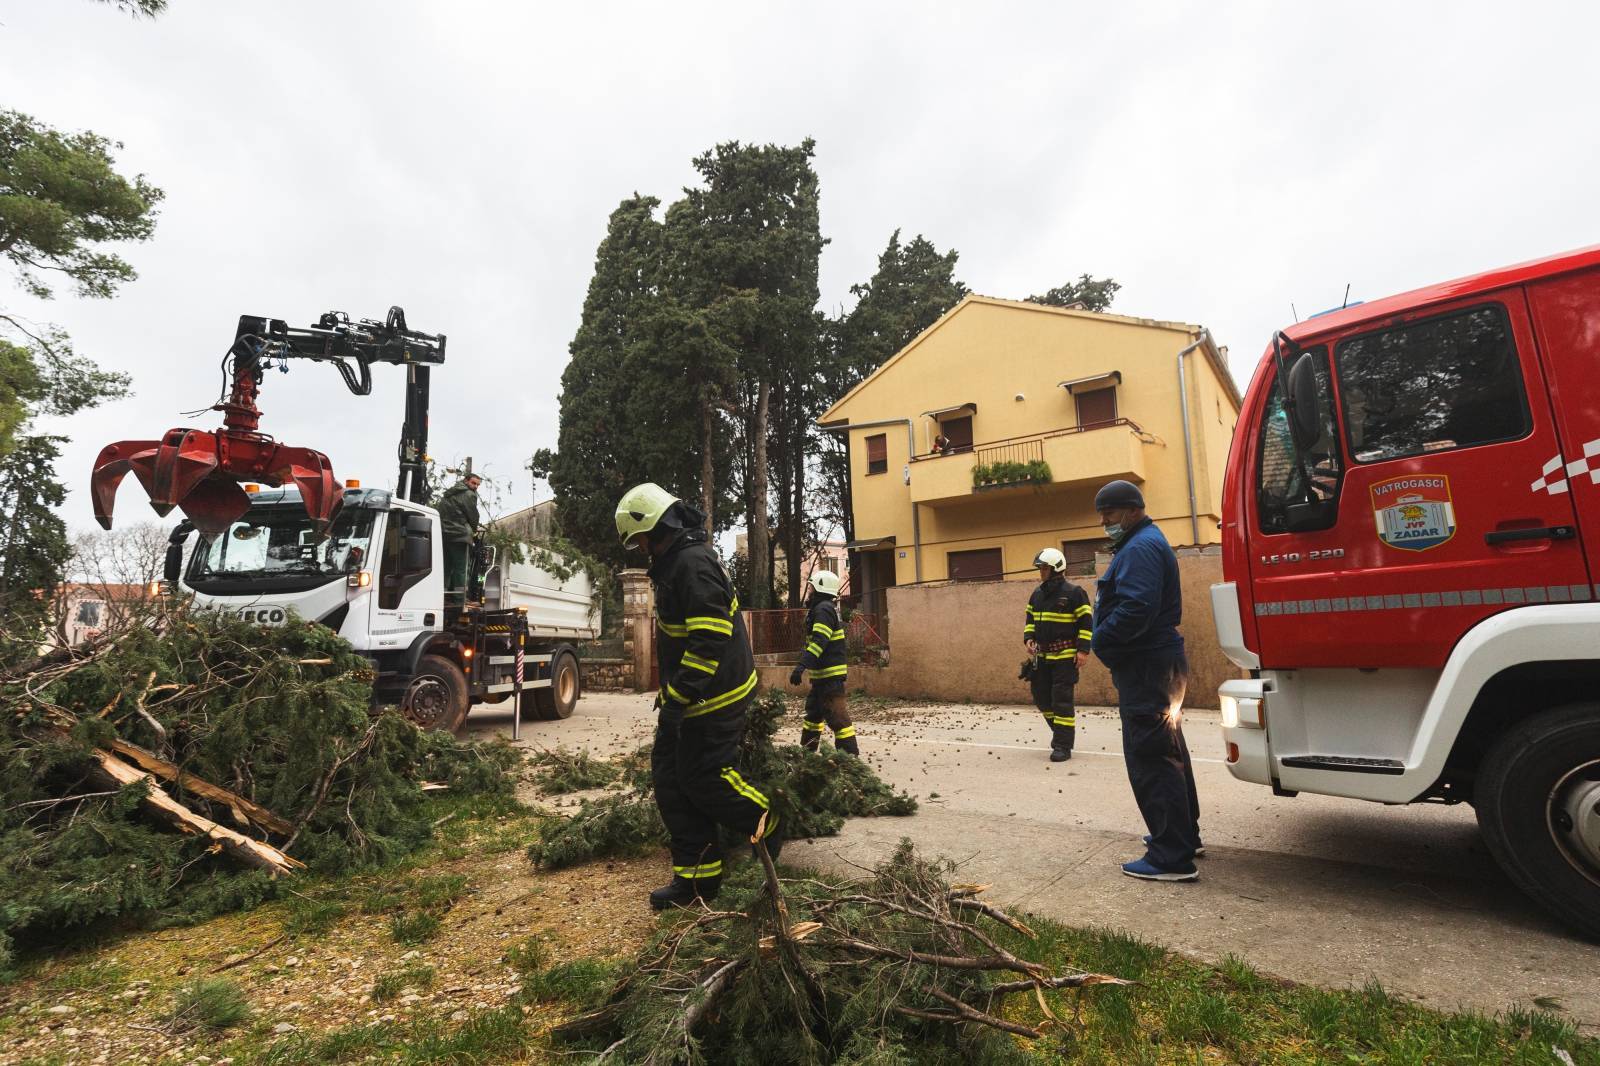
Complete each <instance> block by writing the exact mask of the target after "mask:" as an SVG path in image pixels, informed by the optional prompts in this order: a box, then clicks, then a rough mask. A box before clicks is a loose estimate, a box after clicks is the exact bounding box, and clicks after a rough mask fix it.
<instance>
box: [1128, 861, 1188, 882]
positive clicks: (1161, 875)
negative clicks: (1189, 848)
mask: <svg viewBox="0 0 1600 1066" xmlns="http://www.w3.org/2000/svg"><path fill="white" fill-rule="evenodd" d="M1122 872H1123V873H1125V874H1127V875H1128V876H1129V877H1137V878H1139V879H1140V880H1141V881H1198V880H1199V879H1200V871H1199V870H1197V869H1195V865H1194V863H1192V862H1191V863H1190V864H1189V868H1188V869H1187V870H1183V869H1178V870H1163V869H1162V868H1161V867H1159V866H1157V865H1155V864H1154V863H1151V862H1148V861H1146V860H1144V859H1135V860H1134V861H1132V862H1125V863H1123V864H1122Z"/></svg>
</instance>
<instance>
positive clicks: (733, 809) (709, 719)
mask: <svg viewBox="0 0 1600 1066" xmlns="http://www.w3.org/2000/svg"><path fill="white" fill-rule="evenodd" d="M616 521H617V533H618V534H619V535H620V536H621V537H622V545H623V547H624V548H628V549H633V548H642V549H644V550H645V551H647V552H649V554H650V558H651V559H652V564H651V567H650V582H651V584H652V585H653V586H654V587H655V594H656V663H657V666H658V667H659V669H660V673H661V693H660V695H659V696H657V697H656V705H657V717H656V735H655V747H654V750H653V752H652V754H651V758H650V776H651V783H652V784H653V785H654V787H655V794H656V806H657V807H658V808H659V809H660V811H661V820H662V821H663V822H665V823H666V826H667V834H668V836H669V837H670V838H671V849H672V882H671V883H670V884H668V885H666V886H664V887H662V888H658V889H656V890H655V891H654V892H651V893H650V906H651V907H653V908H654V909H656V910H665V909H666V908H668V907H688V906H693V905H694V904H695V902H696V901H698V900H702V899H712V898H714V897H715V896H716V894H717V890H718V889H719V888H720V887H721V885H722V850H721V847H720V845H719V844H718V842H717V826H718V825H719V824H721V825H725V826H728V827H729V828H730V829H733V830H735V831H737V832H739V833H741V834H743V835H744V836H745V837H746V838H750V837H753V836H754V835H755V832H756V827H757V826H758V825H759V824H760V823H761V820H762V817H763V815H768V810H769V805H768V803H767V797H766V796H765V795H763V794H762V793H761V791H760V790H759V789H757V788H756V787H755V786H754V785H752V784H751V783H750V782H748V781H746V780H745V779H744V778H743V777H741V776H740V775H739V771H738V769H737V768H736V767H735V765H734V764H735V763H736V762H737V761H738V755H739V740H740V738H741V737H742V736H743V734H744V726H745V712H746V709H747V708H748V706H749V704H750V700H751V698H752V696H753V695H754V693H755V690H756V667H755V655H754V654H752V652H751V649H750V637H749V635H748V634H747V633H746V632H745V628H744V620H743V619H742V618H741V617H740V616H739V599H738V597H737V596H735V595H734V594H733V585H732V583H731V582H729V580H728V575H727V573H726V572H725V571H724V570H723V569H722V565H721V564H720V563H719V562H717V557H716V556H715V555H714V554H713V553H712V551H711V546H710V545H709V544H708V543H707V539H708V538H707V534H706V530H705V522H706V517H705V515H703V514H701V513H700V512H699V511H698V510H696V509H695V508H694V507H692V506H690V505H689V504H687V503H685V502H684V501H682V500H680V499H678V498H677V497H676V496H674V495H672V494H671V493H670V492H668V491H667V490H666V489H663V488H662V487H661V486H660V485H655V484H650V483H646V484H643V485H637V486H635V487H634V488H632V489H629V490H628V492H627V494H626V495H624V496H623V497H622V501H621V502H620V503H618V504H617V514H616ZM777 828H778V819H777V815H775V814H773V815H770V816H768V817H767V819H766V830H765V833H766V837H767V850H768V852H769V853H770V854H771V855H772V857H773V858H774V859H776V858H777V857H778V851H779V848H780V846H781V843H782V838H781V837H779V836H778V835H776V832H777Z"/></svg>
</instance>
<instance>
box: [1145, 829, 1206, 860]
mask: <svg viewBox="0 0 1600 1066" xmlns="http://www.w3.org/2000/svg"><path fill="white" fill-rule="evenodd" d="M1144 846H1145V847H1147V848H1148V847H1149V846H1150V834H1149V833H1146V834H1145V835H1144ZM1205 854H1206V846H1205V845H1204V844H1201V845H1200V846H1199V847H1197V848H1195V849H1194V857H1195V858H1197V859H1203V858H1205Z"/></svg>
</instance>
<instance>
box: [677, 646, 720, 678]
mask: <svg viewBox="0 0 1600 1066" xmlns="http://www.w3.org/2000/svg"><path fill="white" fill-rule="evenodd" d="M678 663H682V664H683V666H691V667H694V669H698V671H706V672H707V674H715V672H717V659H707V658H702V656H699V655H694V653H693V651H685V653H683V658H682V659H678Z"/></svg>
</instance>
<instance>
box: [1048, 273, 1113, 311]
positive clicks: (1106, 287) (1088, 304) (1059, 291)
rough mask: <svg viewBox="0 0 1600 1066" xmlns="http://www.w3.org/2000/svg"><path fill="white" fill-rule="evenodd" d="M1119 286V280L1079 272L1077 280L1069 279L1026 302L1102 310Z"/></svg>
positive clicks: (1109, 302)
mask: <svg viewBox="0 0 1600 1066" xmlns="http://www.w3.org/2000/svg"><path fill="white" fill-rule="evenodd" d="M1121 288H1122V285H1121V283H1120V282H1116V281H1113V280H1111V279H1110V278H1092V277H1090V276H1089V275H1088V274H1080V275H1079V276H1078V280H1077V281H1069V282H1067V283H1066V284H1065V285H1057V286H1056V287H1055V288H1053V289H1050V290H1048V291H1046V292H1042V293H1039V294H1037V295H1034V296H1030V297H1028V302H1029V303H1034V304H1045V305H1047V306H1050V307H1073V306H1077V307H1081V308H1082V309H1083V310H1085V311H1104V310H1106V309H1108V308H1109V307H1110V306H1111V301H1112V300H1114V299H1116V297H1117V292H1118V291H1119V290H1120V289H1121Z"/></svg>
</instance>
